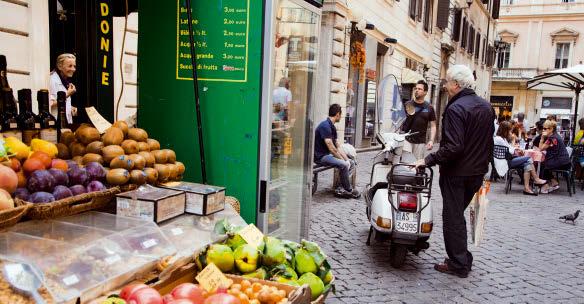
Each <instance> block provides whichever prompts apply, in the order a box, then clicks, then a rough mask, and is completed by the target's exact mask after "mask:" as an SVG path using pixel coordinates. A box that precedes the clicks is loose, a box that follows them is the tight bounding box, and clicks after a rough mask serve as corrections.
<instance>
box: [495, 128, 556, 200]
mask: <svg viewBox="0 0 584 304" xmlns="http://www.w3.org/2000/svg"><path fill="white" fill-rule="evenodd" d="M511 129H512V126H511V123H510V122H508V121H503V122H501V123H500V124H499V129H498V130H497V136H495V138H494V144H495V145H498V146H505V147H507V148H508V149H509V153H510V154H511V155H513V154H515V153H516V152H517V154H520V155H521V154H523V150H521V149H516V148H515V142H511V143H509V142H508V141H507V138H511ZM494 161H495V168H496V169H497V173H498V174H499V175H500V176H504V175H505V174H507V171H508V170H509V168H511V169H516V168H522V169H523V194H525V195H537V194H536V193H535V192H533V190H532V189H531V187H530V185H529V180H530V178H531V179H533V181H534V183H535V184H536V185H538V186H542V185H545V184H546V183H547V181H546V180H543V179H540V178H539V177H538V176H537V173H536V171H535V168H534V167H533V160H532V159H531V157H529V156H513V158H512V159H511V160H504V159H497V158H495V159H494Z"/></svg>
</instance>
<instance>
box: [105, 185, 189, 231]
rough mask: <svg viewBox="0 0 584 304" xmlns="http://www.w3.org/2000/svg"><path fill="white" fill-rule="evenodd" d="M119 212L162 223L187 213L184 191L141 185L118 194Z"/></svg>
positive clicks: (122, 214) (119, 213)
mask: <svg viewBox="0 0 584 304" xmlns="http://www.w3.org/2000/svg"><path fill="white" fill-rule="evenodd" d="M116 203H117V208H116V209H117V212H116V213H117V214H118V215H121V216H127V217H137V218H142V219H147V220H151V221H154V222H155V223H160V222H162V221H166V220H169V219H172V218H175V217H177V216H179V215H181V214H184V213H185V205H186V196H185V192H184V191H176V190H171V189H165V188H157V187H140V188H138V189H136V190H133V191H128V192H124V193H120V194H117V195H116Z"/></svg>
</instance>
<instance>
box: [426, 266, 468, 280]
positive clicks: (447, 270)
mask: <svg viewBox="0 0 584 304" xmlns="http://www.w3.org/2000/svg"><path fill="white" fill-rule="evenodd" d="M434 269H436V270H437V271H439V272H442V273H446V274H451V275H455V276H457V277H459V278H467V277H468V271H462V270H459V271H454V270H450V268H448V264H446V263H438V264H434Z"/></svg>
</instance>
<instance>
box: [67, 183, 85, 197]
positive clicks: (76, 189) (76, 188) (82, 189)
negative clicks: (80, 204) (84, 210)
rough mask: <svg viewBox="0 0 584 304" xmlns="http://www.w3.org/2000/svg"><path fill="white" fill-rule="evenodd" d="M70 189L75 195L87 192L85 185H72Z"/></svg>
mask: <svg viewBox="0 0 584 304" xmlns="http://www.w3.org/2000/svg"><path fill="white" fill-rule="evenodd" d="M69 190H71V193H73V195H79V194H83V193H85V187H84V186H83V185H75V186H71V187H69Z"/></svg>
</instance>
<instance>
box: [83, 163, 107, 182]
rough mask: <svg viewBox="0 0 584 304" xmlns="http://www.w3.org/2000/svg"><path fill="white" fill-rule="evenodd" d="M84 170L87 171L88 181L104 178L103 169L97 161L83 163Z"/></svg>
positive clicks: (102, 179)
mask: <svg viewBox="0 0 584 304" xmlns="http://www.w3.org/2000/svg"><path fill="white" fill-rule="evenodd" d="M85 171H87V177H88V180H89V181H104V180H105V176H106V173H105V169H104V168H103V166H102V165H101V164H100V163H98V162H90V163H87V165H85Z"/></svg>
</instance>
